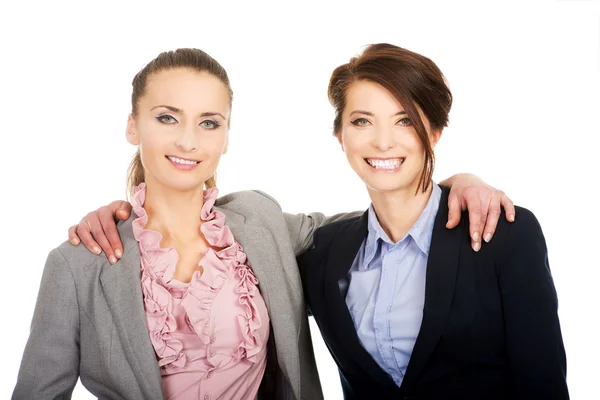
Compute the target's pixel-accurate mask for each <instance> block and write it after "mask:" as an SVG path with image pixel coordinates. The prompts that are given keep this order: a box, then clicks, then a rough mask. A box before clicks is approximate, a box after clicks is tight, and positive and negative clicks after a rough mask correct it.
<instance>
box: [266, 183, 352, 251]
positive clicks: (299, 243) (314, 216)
mask: <svg viewBox="0 0 600 400" xmlns="http://www.w3.org/2000/svg"><path fill="white" fill-rule="evenodd" d="M255 192H257V193H259V194H261V195H263V196H265V197H266V198H268V199H269V200H271V201H272V202H274V203H275V204H277V207H278V208H279V209H280V210H281V206H280V205H279V202H278V201H277V200H275V199H274V198H273V197H271V196H270V195H268V194H267V193H265V192H262V191H260V190H255ZM362 213H363V211H354V212H350V213H339V214H335V215H332V216H326V215H324V214H322V213H320V212H314V213H310V214H289V213H283V216H284V218H285V222H286V224H287V228H288V232H289V235H290V241H291V242H292V246H293V248H294V254H295V255H296V257H297V256H299V255H301V254H302V253H304V252H305V251H306V250H308V249H309V248H310V247H311V246H312V244H313V236H314V234H315V232H316V230H317V229H319V228H320V227H321V226H323V225H327V224H330V223H332V222H335V221H339V220H341V219H346V218H352V217H357V216H360V215H362Z"/></svg>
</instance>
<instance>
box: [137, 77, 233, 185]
mask: <svg viewBox="0 0 600 400" xmlns="http://www.w3.org/2000/svg"><path fill="white" fill-rule="evenodd" d="M230 112H231V107H230V99H229V94H228V91H227V87H226V86H225V85H224V84H223V83H222V82H221V81H220V80H219V79H218V78H216V77H215V76H213V75H211V74H209V73H207V72H197V71H194V70H191V69H186V68H178V69H171V70H164V71H160V72H158V73H156V74H153V75H151V76H150V77H149V78H148V82H147V85H146V91H145V94H144V95H143V96H142V97H141V98H140V99H139V103H138V113H137V115H130V116H129V119H128V122H127V139H128V141H129V142H130V143H131V144H134V145H137V146H139V151H140V156H141V160H142V164H143V166H144V171H145V180H146V184H148V185H157V184H158V185H160V186H163V187H168V188H172V189H176V190H180V191H188V190H195V189H200V190H202V189H203V184H204V182H205V181H206V180H207V179H209V178H210V177H212V176H213V175H214V174H215V171H216V169H217V166H218V165H219V160H220V159H221V155H222V154H225V152H226V151H227V136H228V122H229V116H230Z"/></svg>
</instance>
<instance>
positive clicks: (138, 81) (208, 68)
mask: <svg viewBox="0 0 600 400" xmlns="http://www.w3.org/2000/svg"><path fill="white" fill-rule="evenodd" d="M175 68H189V69H193V70H194V71H198V72H208V73H209V74H211V75H213V76H215V77H216V78H218V79H219V80H220V81H221V82H223V84H224V85H225V86H226V87H227V91H228V94H229V106H231V103H232V102H233V91H232V90H231V85H230V83H229V77H228V76H227V72H226V71H225V68H223V67H222V66H221V64H219V63H218V62H217V61H216V60H215V59H214V58H212V57H211V56H209V55H208V54H207V53H205V52H204V51H202V50H200V49H177V50H173V51H166V52H163V53H160V54H159V55H158V57H156V58H155V59H154V60H152V61H150V62H149V63H148V64H147V65H146V66H145V67H144V68H143V69H142V70H141V71H140V72H138V73H137V74H136V75H135V77H134V78H133V82H132V83H131V85H132V86H133V90H132V93H131V114H132V115H133V116H136V115H137V113H138V102H139V100H140V98H141V97H142V96H143V95H144V94H145V92H146V86H147V83H148V77H150V76H151V75H152V74H155V73H157V72H160V71H163V70H169V69H175ZM228 123H229V121H228ZM144 178H145V172H144V166H143V165H142V158H141V156H140V151H139V150H138V151H137V152H136V153H135V155H134V156H133V159H132V160H131V163H130V164H129V168H128V171H127V194H128V196H131V195H133V189H134V188H135V187H136V186H138V185H139V184H140V183H142V182H144V181H145V179H144ZM216 185H217V179H216V173H215V175H213V176H211V177H210V178H208V179H207V180H206V182H204V187H205V188H206V189H211V188H214V187H216Z"/></svg>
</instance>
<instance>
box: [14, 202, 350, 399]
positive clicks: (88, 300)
mask: <svg viewBox="0 0 600 400" xmlns="http://www.w3.org/2000/svg"><path fill="white" fill-rule="evenodd" d="M215 209H218V210H220V211H221V212H223V213H224V214H225V215H226V223H227V225H228V226H229V228H230V229H231V231H232V232H233V234H234V236H235V238H236V240H237V241H238V242H239V243H240V245H241V246H242V247H243V248H244V251H245V252H246V254H247V255H248V260H249V262H250V266H251V267H252V269H253V270H254V273H255V274H256V276H257V277H258V279H259V282H260V283H259V288H260V290H261V293H262V295H263V297H264V299H265V302H266V304H267V308H268V310H269V317H270V319H271V325H272V329H273V337H272V339H271V340H273V342H274V347H275V349H276V352H275V354H272V353H273V352H270V354H269V358H271V359H272V360H274V362H275V363H276V364H275V365H276V367H277V368H274V369H273V372H272V374H274V375H275V376H272V377H270V379H271V380H272V381H273V382H280V384H278V389H277V393H279V395H277V398H280V396H281V395H282V393H285V398H296V399H311V400H313V399H322V398H323V394H322V391H321V385H320V382H319V377H318V373H317V368H316V365H315V360H314V354H313V350H312V344H311V340H310V332H309V326H308V320H307V315H306V309H305V307H304V300H303V293H302V285H301V281H300V276H299V273H298V267H297V264H296V258H295V257H296V255H298V254H300V253H301V252H303V251H305V250H306V249H308V248H309V247H310V246H311V244H312V237H313V233H314V231H315V230H316V229H317V228H318V227H319V226H321V225H323V224H325V223H328V222H332V221H334V220H337V219H341V218H347V217H351V216H354V215H356V213H355V214H338V215H337V216H334V217H331V218H329V219H327V218H325V216H324V215H323V214H320V213H315V214H310V215H305V214H298V215H291V214H285V215H284V214H283V213H282V212H281V208H280V207H279V204H278V203H277V202H276V201H275V200H274V199H272V198H271V197H269V196H268V195H266V194H264V193H262V192H256V191H247V192H237V193H232V194H229V195H226V196H223V197H221V198H219V199H217V202H216V204H215ZM133 218H134V217H133V216H132V218H130V219H129V220H128V221H125V222H122V223H119V225H118V230H119V234H120V235H121V240H122V243H123V246H124V255H123V257H122V258H121V259H120V260H119V262H117V263H116V264H114V265H111V264H110V263H109V262H108V261H107V259H106V257H105V256H104V255H101V256H95V255H93V254H92V253H90V252H89V251H88V250H87V249H86V248H85V247H84V246H77V247H75V246H72V245H70V244H69V243H68V242H65V243H63V244H61V245H60V246H59V247H58V248H56V249H54V250H52V251H51V252H50V254H49V256H48V259H47V262H46V266H45V268H44V273H43V276H42V282H41V285H40V290H39V295H38V300H37V304H36V308H35V312H34V316H33V320H32V323H31V332H30V336H29V340H28V342H27V345H26V347H25V352H24V355H23V360H22V362H21V368H20V370H19V376H18V379H17V384H16V387H15V390H14V393H13V397H12V398H13V399H68V398H70V397H71V393H72V391H73V387H74V386H75V384H76V382H77V378H78V377H80V378H81V382H82V383H83V385H84V386H85V387H86V388H87V389H88V390H89V391H90V392H91V393H92V394H94V395H96V396H97V397H99V398H101V399H128V400H135V399H162V398H163V396H162V388H161V379H160V373H159V369H158V364H157V362H156V357H155V354H154V350H153V348H152V344H151V343H150V339H149V336H148V330H147V328H146V321H145V314H144V307H143V303H142V291H141V285H140V257H139V250H138V246H137V242H136V240H135V238H134V236H133V230H132V227H131V223H132V221H133ZM268 373H270V372H269V371H267V374H268ZM281 382H283V383H284V384H283V386H284V387H283V388H282V385H281ZM259 397H260V398H272V397H271V396H269V397H267V395H264V396H263V395H261V396H259Z"/></svg>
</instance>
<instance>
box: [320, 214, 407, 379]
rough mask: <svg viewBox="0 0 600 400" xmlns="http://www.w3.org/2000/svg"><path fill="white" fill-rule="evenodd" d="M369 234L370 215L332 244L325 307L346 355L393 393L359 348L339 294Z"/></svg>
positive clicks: (351, 226) (357, 221) (338, 234)
mask: <svg viewBox="0 0 600 400" xmlns="http://www.w3.org/2000/svg"><path fill="white" fill-rule="evenodd" d="M367 234H368V211H366V212H365V213H364V214H363V215H362V217H361V218H360V219H358V220H356V221H355V222H354V223H352V224H351V225H349V226H348V228H347V229H346V230H345V231H341V232H338V233H337V234H336V236H335V239H334V241H333V244H332V249H331V251H330V253H329V254H330V255H332V256H333V257H332V258H330V260H329V262H328V270H327V281H326V299H327V301H326V303H327V304H326V306H327V308H328V315H330V316H331V323H330V330H331V332H332V333H333V334H334V335H335V336H336V341H337V343H340V344H341V346H342V348H343V352H344V353H346V354H347V355H348V356H350V357H352V358H353V359H354V361H355V362H356V363H357V365H359V366H360V368H361V369H362V370H364V371H366V372H367V373H368V374H369V375H370V376H371V378H373V379H374V380H375V381H377V382H378V383H379V385H380V386H381V387H382V388H387V389H393V388H396V384H395V383H394V381H393V380H392V379H391V378H390V376H389V375H388V374H387V373H385V372H384V371H383V370H382V369H381V367H379V365H378V364H377V362H376V361H375V360H373V358H372V357H371V355H370V354H369V353H368V352H367V351H366V350H365V348H364V347H363V346H362V345H361V344H360V339H359V338H358V335H357V333H356V327H355V326H354V321H353V320H352V316H351V315H350V311H348V307H347V305H346V301H345V298H344V297H343V296H342V294H341V293H340V288H339V281H340V279H342V278H343V277H345V276H346V275H347V274H348V271H349V270H350V268H351V267H352V263H353V262H354V259H355V257H356V254H357V253H358V251H359V249H360V246H361V244H362V242H363V241H364V240H365V238H366V237H367Z"/></svg>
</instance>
